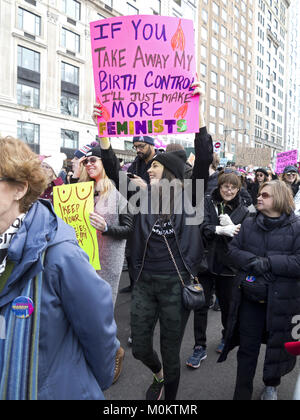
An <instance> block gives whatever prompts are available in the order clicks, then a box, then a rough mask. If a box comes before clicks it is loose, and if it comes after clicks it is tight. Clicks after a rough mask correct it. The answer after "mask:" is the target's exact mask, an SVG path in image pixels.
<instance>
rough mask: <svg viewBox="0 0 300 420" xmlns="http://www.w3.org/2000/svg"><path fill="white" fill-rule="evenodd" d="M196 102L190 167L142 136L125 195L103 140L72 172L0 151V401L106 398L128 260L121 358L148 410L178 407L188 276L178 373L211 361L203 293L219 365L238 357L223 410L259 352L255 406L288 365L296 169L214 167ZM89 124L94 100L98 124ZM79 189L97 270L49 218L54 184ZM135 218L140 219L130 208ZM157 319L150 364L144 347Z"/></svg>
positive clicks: (293, 308)
mask: <svg viewBox="0 0 300 420" xmlns="http://www.w3.org/2000/svg"><path fill="white" fill-rule="evenodd" d="M193 94H194V95H199V97H200V100H199V121H200V126H199V132H198V133H196V134H195V141H194V149H195V161H194V163H193V165H191V164H190V163H188V162H187V155H186V152H185V150H184V149H183V147H182V146H180V145H174V144H172V145H168V147H167V148H166V150H165V151H164V152H159V151H157V150H156V148H155V143H154V138H153V137H150V136H139V137H134V138H133V148H134V149H135V151H136V158H135V160H134V161H133V162H132V163H131V164H130V165H126V172H124V170H123V174H124V176H125V178H126V183H127V184H128V186H130V188H127V189H126V194H125V195H124V194H123V193H124V191H123V190H122V188H121V185H120V183H121V181H120V171H122V169H121V165H120V160H119V159H118V158H117V156H116V154H115V152H114V150H113V148H112V147H111V144H110V141H109V139H108V138H98V137H97V141H96V142H94V143H92V144H87V145H85V146H83V147H81V148H80V149H79V150H77V151H76V152H75V154H74V157H73V159H72V169H71V168H70V170H63V161H64V159H65V158H66V156H64V155H62V154H59V155H57V156H56V155H52V156H37V155H35V154H34V153H33V152H32V151H31V150H30V149H29V147H28V146H27V145H25V143H23V142H22V141H20V140H18V139H15V138H12V137H5V138H1V139H0V316H1V318H0V319H1V320H2V323H0V399H86V400H89V399H103V398H104V397H103V390H105V389H107V388H108V387H109V386H110V385H111V384H112V383H114V382H116V381H117V380H118V378H119V376H120V374H121V371H122V363H123V359H124V353H125V352H124V349H123V348H122V347H121V346H120V342H119V340H118V339H117V326H116V324H115V321H114V306H115V302H116V298H117V294H118V290H119V281H120V276H121V272H122V268H123V264H124V260H125V261H126V264H127V267H128V273H129V278H130V286H129V288H128V290H127V291H131V292H132V299H131V320H130V328H131V335H130V337H129V339H130V342H131V344H132V353H133V356H134V357H135V358H136V359H138V360H140V361H141V362H142V363H143V364H144V365H145V367H147V368H148V369H149V370H150V371H151V372H152V374H153V378H152V383H149V387H148V389H147V390H145V398H146V399H147V400H159V399H161V397H162V395H163V392H164V397H165V399H166V400H175V399H176V395H177V391H178V387H179V382H180V367H181V361H180V348H181V343H182V339H183V335H184V331H185V328H186V324H187V321H188V318H189V315H190V310H188V309H187V308H186V307H185V306H184V305H183V301H182V284H181V281H183V282H184V283H186V284H188V283H189V282H190V281H191V279H192V280H193V281H194V279H198V280H199V282H200V284H201V285H202V287H203V290H204V295H205V303H204V304H203V305H202V307H201V308H200V309H197V310H195V311H194V314H193V315H194V338H195V341H194V343H191V356H190V357H189V358H188V360H186V365H187V366H188V367H189V368H193V369H196V368H199V366H200V364H201V362H202V361H203V360H204V359H205V358H206V357H207V353H206V334H207V316H208V310H209V308H210V306H211V301H212V298H213V296H214V295H215V296H216V299H217V302H218V305H219V307H220V311H221V323H222V331H220V343H219V345H218V347H217V348H216V351H217V352H218V353H219V354H220V357H219V360H218V361H219V362H223V361H225V360H226V357H227V355H228V352H229V351H230V350H232V349H233V348H234V347H236V346H238V352H237V373H236V386H235V392H234V397H233V398H234V399H236V400H241V399H243V400H247V399H251V397H252V392H253V379H254V375H255V372H256V365H257V360H258V355H259V353H260V347H261V344H262V343H265V344H266V355H265V361H264V372H263V381H264V384H265V388H264V390H263V393H262V397H261V398H262V399H264V400H274V399H277V388H278V386H279V385H280V380H281V377H282V376H283V375H285V374H287V373H289V372H290V371H291V370H292V369H293V368H294V366H295V360H296V359H295V356H293V355H291V354H289V353H288V352H287V351H286V350H285V346H284V345H285V343H286V342H291V341H293V337H292V335H291V331H292V329H293V326H294V325H293V322H292V319H293V317H294V316H295V315H299V314H300V282H299V280H300V274H299V273H300V219H299V218H298V212H299V211H300V189H299V186H300V177H299V173H298V168H297V167H296V166H291V165H288V166H287V167H286V168H285V169H284V171H283V173H282V174H279V175H277V174H275V172H274V171H273V168H272V166H271V165H268V166H267V167H259V168H256V169H255V168H254V167H253V166H252V165H249V166H248V167H247V168H245V167H243V168H241V167H237V166H235V165H234V164H232V165H231V166H228V167H226V168H221V167H220V166H219V157H218V155H217V154H215V153H213V144H212V138H211V136H210V135H209V134H208V132H207V129H206V125H205V121H204V116H203V112H202V97H203V93H202V91H201V89H200V85H199V83H195V84H194V92H193ZM101 113H102V111H101V106H100V104H95V106H94V112H93V116H92V117H93V119H94V121H95V123H97V118H98V117H100V116H101ZM250 163H251V162H249V164H250ZM198 180H203V190H202V196H201V198H203V194H204V201H203V200H200V202H201V203H203V202H204V205H203V207H204V210H203V217H202V218H201V221H200V222H199V221H198V222H197V223H195V222H194V223H188V222H187V221H188V218H189V216H190V215H191V214H193V213H194V212H195V211H196V210H195V209H197V206H198V204H199V195H198V189H197V185H198V182H197V181H198ZM85 181H93V182H94V211H93V212H91V213H90V214H89V221H90V224H91V226H93V227H94V228H95V229H96V231H97V239H98V248H99V258H100V261H101V270H98V271H95V270H94V269H93V267H92V266H91V265H90V264H89V260H88V257H87V255H86V254H85V252H84V251H83V250H82V249H81V248H80V247H79V245H78V242H77V239H76V236H75V232H74V230H73V229H72V228H71V227H70V226H68V225H66V224H65V223H64V222H63V221H62V220H61V219H60V218H59V217H58V216H57V215H56V214H55V212H54V210H53V207H52V204H53V187H54V186H58V185H63V184H66V183H80V182H85ZM185 181H188V182H190V185H191V189H190V194H186V188H185V187H186V185H187V184H186V182H185ZM166 183H167V185H172V188H170V190H169V194H166V191H165V190H164V185H166ZM132 187H134V188H132ZM136 192H138V193H139V194H138V200H136V202H135V203H136V206H135V207H134V208H133V206H132V198H134V194H136ZM154 202H155V204H156V206H154ZM145 203H146V204H145ZM166 204H167V205H166ZM179 204H180V206H179ZM142 206H144V207H143V208H144V210H145V208H146V211H136V210H137V208H138V209H140V208H141V207H142ZM178 206H179V207H180V211H178ZM153 208H154V211H153ZM3 321H4V322H3ZM157 322H159V324H160V356H161V357H160V356H159V355H158V352H157V351H156V349H154V347H153V334H154V328H155V326H156V324H157ZM4 325H5V334H1V326H2V328H3V326H4ZM2 332H3V331H2ZM3 336H5V338H4V339H3V338H2V337H3ZM193 344H194V346H193ZM192 347H193V348H192ZM149 382H151V381H149Z"/></svg>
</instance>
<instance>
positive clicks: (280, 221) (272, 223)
mask: <svg viewBox="0 0 300 420" xmlns="http://www.w3.org/2000/svg"><path fill="white" fill-rule="evenodd" d="M255 218H256V223H257V225H258V226H259V227H260V228H261V229H262V230H264V231H266V232H268V231H270V230H273V229H276V228H277V227H280V226H287V225H288V224H293V223H296V222H297V220H298V218H297V216H296V215H295V213H294V212H293V213H291V214H290V215H287V214H285V213H283V214H282V215H281V216H280V217H278V218H276V219H273V220H272V218H270V217H268V218H267V217H266V216H264V215H263V214H262V213H261V212H259V211H258V212H257V213H256V215H255ZM266 219H268V223H267V222H266Z"/></svg>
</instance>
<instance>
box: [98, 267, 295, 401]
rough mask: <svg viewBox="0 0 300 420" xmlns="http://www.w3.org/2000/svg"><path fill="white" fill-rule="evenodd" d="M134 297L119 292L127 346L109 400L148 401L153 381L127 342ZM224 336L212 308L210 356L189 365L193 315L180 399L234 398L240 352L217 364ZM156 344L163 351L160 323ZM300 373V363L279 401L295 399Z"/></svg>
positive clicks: (257, 387) (257, 389)
mask: <svg viewBox="0 0 300 420" xmlns="http://www.w3.org/2000/svg"><path fill="white" fill-rule="evenodd" d="M128 285H129V279H128V273H127V272H126V271H125V272H123V273H122V277H121V281H120V289H121V288H123V287H125V286H128ZM130 299H131V293H122V294H120V293H119V295H118V298H117V302H116V308H115V319H116V323H117V326H118V338H119V340H120V342H121V345H122V347H124V349H125V359H124V362H123V370H122V373H121V376H120V378H119V380H118V381H117V382H116V383H115V384H114V385H112V386H111V387H110V388H109V389H108V390H106V391H105V393H104V395H105V398H106V399H107V400H123V401H124V400H144V399H145V393H146V390H147V388H148V387H149V385H150V384H151V383H152V373H151V372H150V370H148V369H147V368H146V367H145V366H144V365H143V364H142V363H141V362H140V361H138V360H136V359H134V358H133V356H132V352H131V347H130V346H129V345H128V344H127V340H128V337H129V335H130V326H129V318H130ZM220 338H221V316H220V312H215V311H213V310H212V309H210V310H209V314H208V328H207V354H208V356H207V358H206V359H205V360H204V361H202V363H201V365H200V367H199V368H198V369H191V368H188V367H187V366H186V365H185V361H186V359H187V358H188V357H189V356H190V355H191V352H192V350H193V345H194V330H193V314H191V315H190V318H189V321H188V324H187V327H186V331H185V335H184V338H183V343H182V347H181V379H180V384H179V390H178V394H177V399H178V400H190V401H195V400H232V396H233V392H234V385H235V375H236V352H237V350H233V351H232V352H231V353H229V356H228V359H227V360H226V362H223V363H217V359H218V354H217V353H216V351H215V349H216V347H217V345H218V344H219V341H220ZM154 346H155V349H156V351H157V352H158V354H160V353H159V326H157V327H156V329H155V334H154ZM264 352H265V346H264V345H263V346H262V348H261V352H260V358H259V363H258V366H257V371H256V376H255V381H254V392H253V399H254V400H258V399H260V393H261V391H262V389H263V382H262V369H263V360H264ZM299 372H300V365H299V362H298V363H297V365H296V367H295V369H294V371H293V372H291V373H290V374H289V375H286V376H284V377H283V378H282V382H281V385H280V387H279V390H278V399H279V400H292V399H293V390H294V388H295V384H296V380H297V376H298V373H299Z"/></svg>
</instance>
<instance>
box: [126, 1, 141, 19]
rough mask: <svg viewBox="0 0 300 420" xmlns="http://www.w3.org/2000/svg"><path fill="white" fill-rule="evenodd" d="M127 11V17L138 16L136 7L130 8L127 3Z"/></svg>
mask: <svg viewBox="0 0 300 420" xmlns="http://www.w3.org/2000/svg"><path fill="white" fill-rule="evenodd" d="M127 11H128V15H129V16H130V15H138V14H139V9H137V8H136V7H134V6H132V5H131V4H129V3H127Z"/></svg>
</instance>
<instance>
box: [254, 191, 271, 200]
mask: <svg viewBox="0 0 300 420" xmlns="http://www.w3.org/2000/svg"><path fill="white" fill-rule="evenodd" d="M258 197H262V198H263V199H264V200H266V199H267V198H271V197H273V195H270V194H268V193H267V192H263V193H260V194H258V196H257V198H258Z"/></svg>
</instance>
